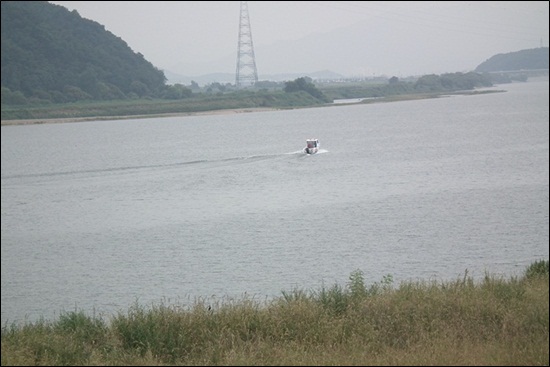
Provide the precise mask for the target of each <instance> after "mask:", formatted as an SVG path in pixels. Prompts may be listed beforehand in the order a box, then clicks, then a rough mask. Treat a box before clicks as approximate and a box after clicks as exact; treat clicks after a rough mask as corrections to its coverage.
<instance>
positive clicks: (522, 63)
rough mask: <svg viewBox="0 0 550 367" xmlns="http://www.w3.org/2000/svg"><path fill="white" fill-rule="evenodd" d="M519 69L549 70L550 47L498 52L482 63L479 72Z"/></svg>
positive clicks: (477, 69) (478, 68) (477, 70)
mask: <svg viewBox="0 0 550 367" xmlns="http://www.w3.org/2000/svg"><path fill="white" fill-rule="evenodd" d="M519 70H548V47H539V48H532V49H528V50H521V51H516V52H510V53H506V54H498V55H495V56H493V57H491V58H490V59H488V60H486V61H484V62H483V63H481V64H480V65H479V66H478V67H477V68H476V70H475V71H476V72H478V73H490V72H498V71H519Z"/></svg>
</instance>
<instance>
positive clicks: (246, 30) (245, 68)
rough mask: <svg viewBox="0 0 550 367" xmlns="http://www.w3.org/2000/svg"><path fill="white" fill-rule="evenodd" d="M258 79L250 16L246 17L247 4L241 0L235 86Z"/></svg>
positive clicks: (243, 85) (250, 84)
mask: <svg viewBox="0 0 550 367" xmlns="http://www.w3.org/2000/svg"><path fill="white" fill-rule="evenodd" d="M257 81H258V71H257V70H256V58H255V57H254V45H253V44H252V31H251V30H250V18H249V17H248V5H247V3H246V1H241V14H240V18H239V47H238V54H237V75H236V78H235V86H236V87H237V88H240V87H245V86H252V85H254V83H256V82H257Z"/></svg>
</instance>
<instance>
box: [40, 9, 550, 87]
mask: <svg viewBox="0 0 550 367" xmlns="http://www.w3.org/2000/svg"><path fill="white" fill-rule="evenodd" d="M51 3H53V4H58V5H62V6H64V7H66V8H67V9H69V10H73V9H75V10H77V11H78V13H79V14H80V16H82V17H83V18H87V19H91V20H94V21H96V22H98V23H100V24H102V25H104V26H105V28H106V30H108V31H110V32H112V33H113V34H114V35H116V36H118V37H120V38H121V39H123V40H124V41H125V42H126V43H127V44H128V46H130V48H132V50H133V51H135V52H140V53H141V54H143V56H144V57H145V59H147V60H148V61H150V62H151V63H152V64H153V65H155V66H156V67H158V68H159V69H162V70H168V71H171V72H175V73H179V74H182V75H186V76H199V75H203V74H209V73H217V72H223V73H235V70H236V61H237V49H238V34H239V15H240V1H200V2H198V1H51ZM548 4H549V2H548V1H521V2H520V1H517V2H516V1H511V2H507V1H431V2H430V1H428V2H419V1H406V2H401V1H378V2H377V1H338V2H336V1H248V11H249V19H250V29H251V33H252V41H253V44H254V53H255V58H256V64H257V69H258V74H259V77H260V80H262V75H269V74H275V73H302V72H315V71H320V70H330V71H333V72H337V73H340V74H343V75H345V76H359V75H361V76H374V75H388V76H392V75H397V76H409V75H421V74H430V73H435V74H441V73H446V72H459V71H460V72H466V71H471V70H473V69H474V68H475V67H476V66H477V65H479V64H480V63H482V62H483V61H485V60H487V59H488V58H490V57H491V56H493V55H495V54H499V53H507V52H514V51H519V50H523V49H530V48H537V47H541V46H544V47H548V35H549V31H548V28H549V26H548V24H549V7H548Z"/></svg>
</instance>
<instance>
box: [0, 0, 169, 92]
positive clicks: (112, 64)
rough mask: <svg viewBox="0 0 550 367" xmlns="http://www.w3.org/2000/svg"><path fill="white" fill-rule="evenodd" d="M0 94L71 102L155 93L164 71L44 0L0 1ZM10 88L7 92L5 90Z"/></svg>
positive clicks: (99, 29)
mask: <svg viewBox="0 0 550 367" xmlns="http://www.w3.org/2000/svg"><path fill="white" fill-rule="evenodd" d="M1 4H2V15H1V17H2V25H1V27H2V50H1V52H2V54H1V58H2V63H1V64H2V80H1V83H2V96H3V97H4V92H6V93H8V94H9V93H10V92H12V93H15V92H17V93H19V92H20V93H22V94H23V95H24V96H25V97H26V98H33V99H38V100H49V101H52V102H71V101H77V100H82V99H94V100H111V99H121V98H122V99H125V98H138V97H147V96H155V95H158V94H159V93H160V92H161V91H162V90H163V88H164V86H165V82H166V78H165V75H164V73H163V72H162V71H161V70H159V69H157V68H155V67H154V66H153V65H152V64H151V63H150V62H148V61H147V60H145V58H144V57H143V55H142V54H140V53H135V52H134V51H133V50H132V49H131V48H130V47H129V46H128V45H127V44H126V42H124V41H123V40H122V39H121V38H119V37H117V36H115V35H114V34H112V33H111V32H109V31H107V30H105V27H104V26H103V25H101V24H99V23H97V22H94V21H91V20H88V19H84V18H82V17H81V16H80V15H79V14H78V12H77V11H74V10H73V11H72V12H71V11H69V10H68V9H66V8H64V7H62V6H59V5H54V4H51V3H48V2H47V1H2V2H1ZM7 89H9V90H7Z"/></svg>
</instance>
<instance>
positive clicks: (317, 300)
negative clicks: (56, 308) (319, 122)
mask: <svg viewBox="0 0 550 367" xmlns="http://www.w3.org/2000/svg"><path fill="white" fill-rule="evenodd" d="M548 299H549V293H548V260H541V261H536V262H534V263H532V264H531V265H530V266H529V267H528V268H527V269H526V270H525V272H524V274H523V275H522V276H519V277H515V276H514V277H510V278H509V279H505V278H503V277H496V276H492V275H489V274H487V275H486V276H485V277H484V279H482V280H480V281H474V279H472V278H471V277H469V276H468V274H467V272H466V273H465V274H464V276H463V277H461V278H459V279H457V280H455V281H449V282H435V281H433V282H428V281H426V282H422V281H417V282H406V283H402V284H400V285H394V284H393V280H392V277H391V275H387V276H384V277H383V279H382V280H381V281H379V282H375V283H372V284H370V285H369V284H367V282H366V281H365V279H364V276H363V273H362V272H361V271H359V270H356V271H353V272H352V273H351V274H350V277H349V282H348V283H347V284H346V286H339V285H333V286H331V287H327V288H322V289H320V290H317V291H304V290H298V289H295V290H292V291H289V292H283V293H282V296H281V297H280V298H278V299H275V300H271V301H263V302H259V301H257V300H254V299H247V298H244V299H241V300H237V301H226V302H220V303H212V302H209V301H206V300H202V301H200V300H199V301H197V302H195V303H194V304H193V305H192V306H188V307H181V306H173V305H162V304H161V305H159V306H153V307H151V308H146V307H143V306H141V305H138V304H136V305H134V306H133V307H131V308H130V309H129V310H128V311H127V312H126V313H119V314H118V315H116V316H113V318H112V319H110V320H104V319H102V318H100V317H96V316H90V315H85V314H84V313H83V312H79V311H74V312H67V313H64V314H62V315H60V317H59V319H58V320H56V321H54V322H50V321H47V320H41V321H38V322H36V323H28V324H22V325H20V324H15V323H13V324H11V325H4V326H3V327H2V365H3V366H7V365H29V366H31V365H203V366H206V365H209V366H210V365H439V366H441V365H494V366H502V365H514V366H520V365H530V366H544V365H545V366H548V364H549V353H548V349H549V347H548V343H549V340H548V339H549V302H548Z"/></svg>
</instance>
